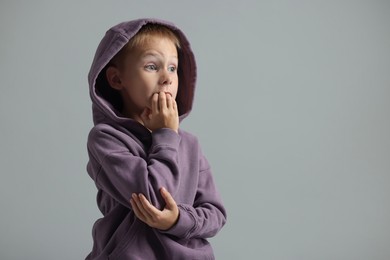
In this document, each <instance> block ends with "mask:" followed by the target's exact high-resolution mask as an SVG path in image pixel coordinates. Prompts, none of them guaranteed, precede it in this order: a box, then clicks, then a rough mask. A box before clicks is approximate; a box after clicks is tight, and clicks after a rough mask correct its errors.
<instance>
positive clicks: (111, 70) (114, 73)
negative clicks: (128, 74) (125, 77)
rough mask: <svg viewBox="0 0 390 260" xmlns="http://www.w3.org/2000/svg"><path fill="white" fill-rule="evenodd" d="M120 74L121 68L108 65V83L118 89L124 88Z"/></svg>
mask: <svg viewBox="0 0 390 260" xmlns="http://www.w3.org/2000/svg"><path fill="white" fill-rule="evenodd" d="M119 75H120V72H119V70H118V69H117V68H115V67H113V66H110V67H108V68H107V70H106V78H107V81H108V84H110V86H111V87H112V88H114V89H116V90H121V89H122V82H121V79H120V77H119Z"/></svg>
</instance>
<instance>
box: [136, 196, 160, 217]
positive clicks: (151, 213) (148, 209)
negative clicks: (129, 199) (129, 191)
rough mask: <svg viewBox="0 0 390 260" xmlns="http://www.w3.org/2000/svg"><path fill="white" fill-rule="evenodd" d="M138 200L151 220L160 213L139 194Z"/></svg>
mask: <svg viewBox="0 0 390 260" xmlns="http://www.w3.org/2000/svg"><path fill="white" fill-rule="evenodd" d="M139 198H140V201H141V203H142V206H143V208H144V210H145V211H146V212H147V213H148V214H149V216H150V217H152V218H153V217H154V216H157V215H158V214H159V213H160V212H161V211H160V210H159V209H158V208H156V207H155V206H153V205H152V204H151V203H150V202H149V201H148V199H147V198H146V197H145V196H144V195H142V194H141V195H140V196H139Z"/></svg>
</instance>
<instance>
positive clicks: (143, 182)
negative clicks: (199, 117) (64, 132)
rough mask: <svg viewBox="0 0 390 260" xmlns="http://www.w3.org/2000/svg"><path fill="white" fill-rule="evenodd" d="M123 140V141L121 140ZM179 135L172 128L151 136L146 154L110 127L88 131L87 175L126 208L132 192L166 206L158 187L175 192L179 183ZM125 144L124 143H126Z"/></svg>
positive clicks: (158, 204)
mask: <svg viewBox="0 0 390 260" xmlns="http://www.w3.org/2000/svg"><path fill="white" fill-rule="evenodd" d="M123 139H126V140H123ZM180 140H181V138H180V136H179V135H178V134H177V133H176V132H174V131H173V130H171V129H166V128H164V129H159V130H156V131H155V132H153V133H152V145H151V148H150V152H149V154H142V148H141V147H139V148H135V149H133V150H129V149H132V148H129V147H128V146H131V147H137V146H139V144H138V143H137V142H136V141H135V140H134V141H131V140H130V141H131V142H133V143H132V144H131V143H130V144H129V137H128V136H124V135H123V134H122V133H120V132H118V131H116V130H115V129H113V128H112V127H111V126H108V125H100V126H98V127H96V128H94V130H93V131H91V133H90V136H89V141H88V152H89V157H90V162H89V164H88V173H89V174H90V176H91V177H92V178H93V179H94V181H95V183H96V185H97V186H98V188H100V189H102V190H104V192H105V193H107V194H108V195H109V196H110V197H112V198H113V199H115V200H116V201H118V202H119V203H121V204H122V205H124V206H126V207H129V208H130V207H131V205H130V204H129V200H130V198H131V196H132V194H133V193H142V194H144V195H145V196H146V197H147V199H148V200H149V201H150V202H151V203H152V204H153V205H155V206H156V207H158V208H162V207H163V206H164V205H165V202H164V200H163V198H162V197H161V195H160V193H159V189H160V188H161V187H166V189H167V190H169V191H171V192H175V191H176V189H177V188H178V187H179V184H180V175H179V170H178V162H177V157H178V147H179V144H180ZM126 142H127V143H128V144H125V143H126Z"/></svg>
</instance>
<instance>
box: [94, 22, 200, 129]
mask: <svg viewBox="0 0 390 260" xmlns="http://www.w3.org/2000/svg"><path fill="white" fill-rule="evenodd" d="M148 23H156V24H161V25H164V26H166V27H168V28H170V29H171V30H172V31H173V32H174V33H176V35H177V36H178V37H179V40H180V45H181V48H180V50H178V55H179V66H178V77H179V87H178V93H177V96H176V103H177V106H178V110H179V117H180V121H181V120H183V119H184V118H185V117H186V116H187V115H188V114H189V113H190V112H191V109H192V103H193V99H194V92H195V83H196V63H195V57H194V54H193V52H192V50H191V47H190V43H189V41H188V40H187V38H186V36H185V35H184V33H183V32H182V31H181V30H180V29H179V28H178V27H176V26H175V25H174V24H172V23H171V22H168V21H164V20H159V19H149V18H147V19H137V20H132V21H127V22H123V23H120V24H117V25H115V26H113V27H112V28H110V29H109V30H108V31H107V32H106V34H105V35H104V37H103V39H102V40H101V42H100V44H99V45H98V48H97V50H96V53H95V57H94V59H93V62H92V66H91V69H90V71H89V74H88V82H89V93H90V97H91V100H92V113H93V122H94V124H95V125H96V124H98V123H102V122H110V121H111V122H112V121H114V122H117V123H126V122H131V121H133V120H132V119H129V118H125V117H123V116H121V114H120V112H119V111H118V110H117V109H116V108H115V105H114V104H113V103H114V102H113V101H112V100H114V99H113V98H112V97H110V95H111V94H110V93H106V92H105V91H101V89H102V88H103V89H104V88H106V89H108V90H110V91H111V87H109V85H108V83H107V81H106V79H105V76H104V74H105V73H102V72H104V71H105V68H106V66H107V64H108V63H109V61H110V60H111V59H112V58H113V57H114V56H115V54H117V53H118V52H119V51H120V50H121V49H122V47H124V46H125V45H126V44H127V43H128V42H129V40H130V39H131V38H132V37H133V36H134V35H135V34H136V33H137V32H138V31H139V30H140V29H141V28H142V26H144V25H145V24H148ZM111 96H112V95H111ZM133 123H134V122H133Z"/></svg>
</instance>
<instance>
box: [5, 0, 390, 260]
mask: <svg viewBox="0 0 390 260" xmlns="http://www.w3.org/2000/svg"><path fill="white" fill-rule="evenodd" d="M139 17H159V18H163V19H168V20H171V21H173V22H174V23H176V24H177V25H178V26H179V27H181V28H182V29H183V30H184V31H185V32H186V34H187V35H188V37H189V39H190V41H191V42H192V46H193V49H194V51H195V54H196V57H197V61H198V67H199V78H198V85H197V86H198V89H197V95H196V100H195V101H196V103H195V106H194V110H193V113H192V114H191V115H190V117H188V118H187V119H186V120H185V122H184V123H183V125H182V127H183V128H185V129H187V130H190V131H192V132H193V133H195V134H196V135H198V137H199V139H200V141H201V143H202V146H203V149H204V152H205V153H206V155H207V156H208V158H209V160H210V162H211V164H212V166H213V170H214V175H215V179H216V182H217V184H218V187H219V189H220V192H221V193H222V196H223V198H224V202H225V204H226V207H227V210H228V213H229V215H228V224H227V225H226V226H225V228H224V229H223V230H222V231H221V232H220V233H219V234H218V235H217V236H216V237H215V238H213V239H211V242H212V243H213V246H214V249H215V254H216V257H217V259H232V260H234V259H272V260H284V259H286V260H290V259H297V260H298V259H299V260H311V259H340V260H341V259H343V260H348V259H354V260H356V259H362V260H363V259H364V260H367V259H375V260H385V259H386V260H388V259H390V203H389V197H390V138H389V133H390V113H389V111H390V103H389V95H390V73H389V72H390V71H389V68H390V2H389V1H372V0H371V1H369V0H367V1H253V2H252V1H219V2H217V1H215V2H214V1H179V0H177V1H124V0H122V1H101V0H99V1H97V0H94V1H92V0H89V1H49V0H48V1H17V0H13V1H1V2H0V79H1V86H0V88H1V95H0V174H1V181H0V208H1V214H0V259H41V260H42V259H57V260H61V259H64V260H69V259H83V258H84V257H85V256H86V255H87V254H88V252H89V251H90V249H91V246H92V238H91V228H92V224H93V222H94V221H95V220H96V218H98V217H100V214H99V212H98V210H97V207H96V204H95V194H96V190H95V187H94V184H93V182H92V180H90V179H89V177H88V175H87V173H86V170H85V165H86V162H87V153H86V147H85V144H86V137H87V134H88V131H89V129H90V128H91V126H92V120H91V109H90V107H91V102H90V99H89V96H88V86H87V79H86V78H87V72H88V70H89V66H90V64H91V62H92V58H93V55H94V52H95V50H96V47H97V45H98V43H99V41H100V39H101V38H102V36H103V34H104V33H105V31H106V30H107V29H108V28H109V27H111V26H112V25H114V24H116V23H119V22H121V21H124V20H130V19H134V18H139Z"/></svg>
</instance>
